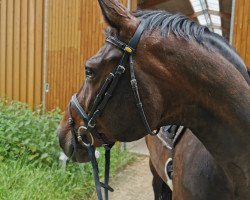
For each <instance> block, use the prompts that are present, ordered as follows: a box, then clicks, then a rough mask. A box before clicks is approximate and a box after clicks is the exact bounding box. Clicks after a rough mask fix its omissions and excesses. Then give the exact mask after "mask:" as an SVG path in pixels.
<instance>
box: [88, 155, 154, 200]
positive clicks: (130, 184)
mask: <svg viewBox="0 0 250 200" xmlns="http://www.w3.org/2000/svg"><path fill="white" fill-rule="evenodd" d="M151 182H152V175H151V172H150V170H149V165H148V156H139V158H138V160H137V161H136V162H135V163H133V164H131V165H128V166H127V167H125V169H123V170H122V171H120V172H119V173H118V174H117V175H116V176H115V177H113V178H112V179H111V180H110V185H111V187H113V188H114V190H115V191H114V192H113V193H109V194H110V195H109V199H110V200H153V199H154V197H153V189H152V186H151ZM93 199H96V197H95V198H93Z"/></svg>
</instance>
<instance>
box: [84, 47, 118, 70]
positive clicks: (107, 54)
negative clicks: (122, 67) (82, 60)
mask: <svg viewBox="0 0 250 200" xmlns="http://www.w3.org/2000/svg"><path fill="white" fill-rule="evenodd" d="M119 56H121V53H120V52H119V50H117V49H116V48H114V47H113V46H112V45H110V44H108V43H105V44H104V45H103V46H102V47H101V48H100V49H99V51H98V52H97V53H96V54H95V55H94V56H92V57H91V58H90V59H89V60H88V61H87V62H86V65H87V66H88V65H92V64H101V63H102V62H104V61H110V60H112V59H114V58H116V57H119Z"/></svg>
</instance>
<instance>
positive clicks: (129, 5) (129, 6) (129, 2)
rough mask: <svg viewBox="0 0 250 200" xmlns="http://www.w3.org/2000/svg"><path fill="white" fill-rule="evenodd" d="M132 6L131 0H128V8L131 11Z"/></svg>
mask: <svg viewBox="0 0 250 200" xmlns="http://www.w3.org/2000/svg"><path fill="white" fill-rule="evenodd" d="M131 7H132V6H131V0H128V1H127V8H128V10H129V11H131Z"/></svg>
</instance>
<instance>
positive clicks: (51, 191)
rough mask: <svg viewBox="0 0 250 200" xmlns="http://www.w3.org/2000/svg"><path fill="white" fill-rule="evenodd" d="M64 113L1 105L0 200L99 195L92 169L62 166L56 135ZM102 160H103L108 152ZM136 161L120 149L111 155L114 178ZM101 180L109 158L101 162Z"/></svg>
mask: <svg viewBox="0 0 250 200" xmlns="http://www.w3.org/2000/svg"><path fill="white" fill-rule="evenodd" d="M60 119H61V113H60V111H59V110H55V111H53V112H50V113H47V114H45V115H42V114H41V112H40V110H39V109H38V110H36V111H35V112H32V111H31V110H30V109H29V107H28V106H27V105H25V104H22V103H18V102H8V101H6V100H0V169H1V170H0V199H1V200H2V199H3V200H17V199H18V200H29V199H30V200H31V199H32V200H47V199H53V200H64V199H67V200H70V199H72V200H73V199H74V200H78V199H79V200H80V199H83V200H87V199H89V198H90V196H91V195H92V193H93V191H94V182H93V176H92V169H91V166H90V164H76V163H72V162H71V161H70V162H68V163H67V167H66V170H65V169H64V168H62V167H61V166H60V163H59V159H58V158H59V152H60V148H59V146H58V140H57V137H56V134H55V130H56V128H57V126H58V123H59V121H60ZM100 151H101V155H103V153H104V152H103V150H100ZM133 160H134V157H133V156H132V155H131V154H129V153H127V152H124V151H121V150H120V148H119V146H115V147H114V149H113V150H112V154H111V176H112V175H113V174H114V173H115V172H116V171H117V170H118V169H120V168H121V167H123V166H124V165H126V164H128V163H129V162H132V161H133ZM98 162H99V164H100V172H101V174H100V176H101V177H103V172H104V155H103V156H101V157H100V158H99V159H98Z"/></svg>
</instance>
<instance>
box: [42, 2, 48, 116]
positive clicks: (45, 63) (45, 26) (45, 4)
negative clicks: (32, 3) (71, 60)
mask: <svg viewBox="0 0 250 200" xmlns="http://www.w3.org/2000/svg"><path fill="white" fill-rule="evenodd" d="M47 25H48V0H45V1H44V24H43V27H44V32H43V41H44V42H43V45H44V46H43V90H42V93H43V94H42V108H43V113H45V111H46V92H47V90H48V88H47V84H46V72H47V60H46V58H47V29H48V26H47Z"/></svg>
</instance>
